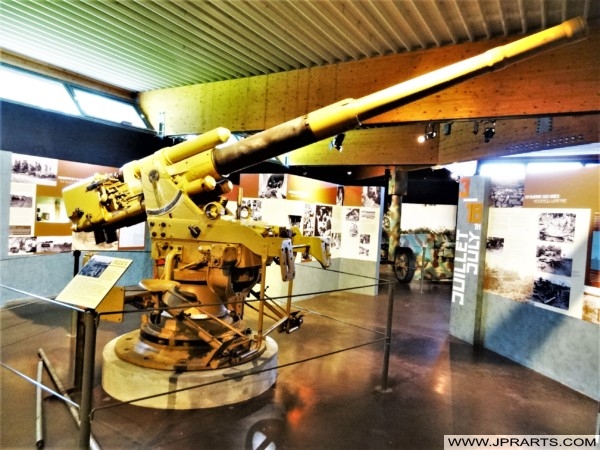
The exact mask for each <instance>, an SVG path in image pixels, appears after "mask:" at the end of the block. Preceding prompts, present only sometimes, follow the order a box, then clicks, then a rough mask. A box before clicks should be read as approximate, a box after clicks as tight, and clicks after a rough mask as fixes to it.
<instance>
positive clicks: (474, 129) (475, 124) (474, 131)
mask: <svg viewBox="0 0 600 450" xmlns="http://www.w3.org/2000/svg"><path fill="white" fill-rule="evenodd" d="M477 133H479V122H475V123H474V124H473V134H477Z"/></svg>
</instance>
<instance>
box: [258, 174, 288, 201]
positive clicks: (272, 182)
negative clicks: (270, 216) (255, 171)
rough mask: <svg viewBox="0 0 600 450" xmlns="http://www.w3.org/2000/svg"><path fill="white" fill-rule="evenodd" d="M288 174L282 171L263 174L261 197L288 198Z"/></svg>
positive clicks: (260, 187)
mask: <svg viewBox="0 0 600 450" xmlns="http://www.w3.org/2000/svg"><path fill="white" fill-rule="evenodd" d="M286 193H287V176H286V175H284V174H282V173H271V174H268V173H267V174H261V176H260V184H259V194H258V196H259V197H260V198H286Z"/></svg>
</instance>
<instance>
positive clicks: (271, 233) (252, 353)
mask: <svg viewBox="0 0 600 450" xmlns="http://www.w3.org/2000/svg"><path fill="white" fill-rule="evenodd" d="M586 31H587V28H586V24H585V22H584V21H583V20H582V19H573V20H569V21H567V22H565V23H563V24H561V25H559V26H556V27H553V28H550V29H547V30H545V31H542V32H539V33H536V34H533V35H531V36H529V37H525V38H522V39H520V40H517V41H515V42H513V43H510V44H507V45H504V46H500V47H496V48H494V49H491V50H489V51H487V52H485V53H483V54H481V55H478V56H474V57H472V58H469V59H467V60H464V61H461V62H457V63H455V64H452V65H449V66H447V67H444V68H441V69H438V70H435V71H433V72H430V73H428V74H425V75H422V76H419V77H416V78H414V79H412V80H409V81H405V82H402V83H400V84H397V85H395V86H392V87H390V88H388V89H384V90H382V91H379V92H376V93H373V94H371V95H367V96H365V97H362V98H359V99H346V100H342V101H340V102H338V103H335V104H332V105H330V106H327V107H325V108H322V109H319V110H316V111H313V112H310V113H308V114H306V115H304V116H301V117H298V118H296V119H293V120H290V121H288V122H285V123H283V124H280V125H277V126H275V127H273V128H270V129H267V130H265V131H263V132H260V133H257V134H255V135H253V136H251V137H248V138H246V139H244V140H241V141H238V142H236V143H234V144H231V145H224V143H225V142H227V140H228V138H229V136H230V132H229V130H227V129H225V128H217V129H215V130H212V131H209V132H207V133H205V134H202V135H201V136H199V137H197V138H196V139H193V140H190V141H186V142H183V143H180V144H177V145H174V146H172V147H167V148H164V149H161V150H159V151H157V152H156V153H154V154H152V155H149V156H147V157H145V158H143V159H141V160H138V161H132V162H129V163H127V164H126V165H124V166H123V167H122V168H121V169H120V170H119V171H118V173H115V174H108V175H96V176H95V177H94V178H93V179H91V180H85V181H82V182H80V183H77V184H74V185H72V186H70V187H68V188H66V189H65V190H64V200H65V204H66V208H67V212H68V214H70V219H71V221H72V223H73V227H72V228H73V231H75V232H79V231H93V232H94V233H95V236H96V240H97V242H104V241H107V242H111V241H114V240H115V239H116V230H117V229H118V228H121V227H123V226H129V225H132V224H134V223H138V222H141V221H144V220H146V221H147V225H148V230H149V232H150V237H151V258H152V259H153V260H154V262H155V269H156V275H155V278H154V279H151V280H142V281H141V283H140V284H141V285H142V287H143V288H144V289H146V290H147V291H148V292H150V293H151V294H152V296H151V298H152V301H151V305H152V307H153V308H154V310H153V312H151V313H149V314H147V315H145V316H144V317H143V320H142V325H141V330H140V332H139V336H137V337H135V339H133V340H134V341H135V343H134V344H133V345H132V344H131V340H132V338H131V337H129V338H128V340H127V342H125V341H123V342H122V343H118V344H117V346H116V352H117V354H118V356H119V357H120V358H121V359H122V360H125V361H128V362H130V363H132V364H135V365H138V366H141V367H146V368H153V369H164V370H177V371H180V372H181V371H191V370H203V369H216V368H220V367H228V366H232V365H236V364H240V363H242V362H244V361H248V360H250V359H252V358H255V357H256V356H257V355H260V354H261V352H262V351H263V350H264V340H265V335H266V334H268V332H269V331H270V330H269V331H268V332H266V333H263V330H262V317H263V314H264V312H263V309H264V307H265V305H266V307H267V308H268V309H269V311H270V312H271V313H273V314H274V315H276V316H277V322H276V326H275V327H271V330H272V329H279V330H284V331H288V332H289V331H291V330H293V329H296V328H298V326H299V325H300V324H301V323H302V318H301V315H300V314H298V313H297V312H294V311H292V308H291V300H290V299H289V298H288V301H287V305H286V306H285V307H280V306H279V305H269V304H268V302H267V300H266V298H265V269H266V266H268V265H270V264H272V263H273V262H275V263H277V264H279V265H280V267H281V275H282V279H283V280H284V281H289V282H290V283H291V282H292V280H293V279H294V276H295V268H294V259H295V255H296V253H298V252H301V253H310V254H311V255H312V256H314V257H315V258H316V259H317V260H318V261H319V262H320V263H321V265H322V266H323V267H327V266H328V265H329V263H330V261H329V258H330V254H329V245H328V242H327V241H326V240H323V239H321V238H318V237H309V236H302V234H301V233H300V231H299V230H298V229H295V228H294V229H287V228H284V227H278V226H269V225H266V224H262V223H256V222H251V221H247V220H245V219H243V218H242V217H241V214H240V204H241V202H240V201H238V207H237V210H236V211H235V212H230V211H229V210H228V209H227V207H226V206H227V200H226V199H225V198H224V194H227V193H229V192H230V191H231V189H232V184H231V182H230V181H229V180H227V175H228V174H230V173H233V172H236V171H241V170H243V169H245V168H247V167H250V166H252V165H255V164H258V163H259V162H262V161H265V160H267V159H270V158H272V157H275V156H278V155H282V154H284V153H287V152H289V151H292V150H295V149H298V148H301V147H303V146H306V145H308V144H311V143H314V142H317V141H319V140H321V139H325V138H328V137H331V136H334V135H336V134H339V133H342V132H344V131H347V130H350V129H352V128H356V127H357V126H360V124H361V122H362V121H364V120H366V119H369V118H372V117H374V116H376V115H378V114H381V113H383V112H386V111H389V110H391V109H394V108H397V107H399V106H402V105H404V104H407V103H410V102H412V101H415V100H417V99H419V98H422V97H425V96H427V95H430V94H432V93H434V92H437V91H439V90H442V89H444V88H446V87H448V86H451V85H453V84H457V83H459V82H462V81H464V80H467V79H470V78H473V77H475V76H477V75H480V74H483V73H486V72H489V71H491V70H495V69H498V68H501V67H503V66H505V65H507V64H509V63H513V62H516V61H519V60H521V59H524V58H525V57H528V56H531V55H533V54H535V53H537V52H539V51H541V50H546V49H548V48H549V47H553V46H556V45H560V44H563V43H565V42H567V41H573V40H577V39H579V38H582V37H584V36H585V34H586ZM258 283H260V296H259V305H260V306H259V308H258V309H259V319H258V320H259V330H258V332H257V333H256V334H253V333H252V331H251V330H249V329H247V327H246V325H245V323H244V320H243V315H244V306H245V305H246V302H245V299H246V298H247V297H248V295H249V294H250V293H252V289H253V287H254V286H255V285H257V284H258ZM290 292H291V288H290ZM126 336H128V335H126Z"/></svg>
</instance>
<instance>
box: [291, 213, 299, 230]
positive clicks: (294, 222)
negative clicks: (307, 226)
mask: <svg viewBox="0 0 600 450" xmlns="http://www.w3.org/2000/svg"><path fill="white" fill-rule="evenodd" d="M288 223H289V226H290V228H292V227H298V228H300V229H301V228H302V216H296V215H293V214H289V215H288Z"/></svg>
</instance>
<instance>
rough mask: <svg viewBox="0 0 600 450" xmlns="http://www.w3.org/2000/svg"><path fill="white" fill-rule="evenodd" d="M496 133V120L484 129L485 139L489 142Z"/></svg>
mask: <svg viewBox="0 0 600 450" xmlns="http://www.w3.org/2000/svg"><path fill="white" fill-rule="evenodd" d="M495 134H496V122H490V123H489V124H488V125H486V127H485V130H484V131H483V140H484V141H485V142H486V143H487V142H490V140H491V139H492V138H493V137H494V135H495Z"/></svg>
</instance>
